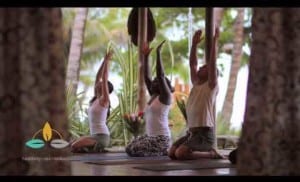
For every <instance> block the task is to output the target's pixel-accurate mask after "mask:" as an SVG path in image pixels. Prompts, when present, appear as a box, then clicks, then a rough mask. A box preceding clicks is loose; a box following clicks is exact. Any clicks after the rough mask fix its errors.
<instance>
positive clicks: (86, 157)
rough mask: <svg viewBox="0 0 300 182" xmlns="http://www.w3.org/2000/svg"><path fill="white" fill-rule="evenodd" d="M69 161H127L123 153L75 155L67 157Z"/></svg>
mask: <svg viewBox="0 0 300 182" xmlns="http://www.w3.org/2000/svg"><path fill="white" fill-rule="evenodd" d="M68 158H69V160H71V161H99V160H120V159H127V158H128V156H127V154H125V153H123V154H122V153H121V154H116V153H114V154H111V153H102V154H100V153H98V154H76V155H72V156H69V157H68Z"/></svg>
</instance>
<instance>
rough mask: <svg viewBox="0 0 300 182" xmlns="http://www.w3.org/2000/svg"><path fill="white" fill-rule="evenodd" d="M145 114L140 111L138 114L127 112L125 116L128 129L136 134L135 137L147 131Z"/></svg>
mask: <svg viewBox="0 0 300 182" xmlns="http://www.w3.org/2000/svg"><path fill="white" fill-rule="evenodd" d="M143 116H144V113H143V112H139V113H138V114H136V113H130V114H125V115H124V117H123V118H124V121H125V126H126V128H127V130H128V131H129V132H130V133H131V134H132V135H133V136H134V138H137V137H138V136H139V135H143V134H144V132H145V124H146V123H145V121H144V118H143Z"/></svg>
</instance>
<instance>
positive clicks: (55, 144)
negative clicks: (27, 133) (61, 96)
mask: <svg viewBox="0 0 300 182" xmlns="http://www.w3.org/2000/svg"><path fill="white" fill-rule="evenodd" d="M68 145H69V143H68V142H67V141H65V140H62V139H55V140H52V141H51V143H50V146H51V147H53V148H56V149H62V148H65V147H66V146H68Z"/></svg>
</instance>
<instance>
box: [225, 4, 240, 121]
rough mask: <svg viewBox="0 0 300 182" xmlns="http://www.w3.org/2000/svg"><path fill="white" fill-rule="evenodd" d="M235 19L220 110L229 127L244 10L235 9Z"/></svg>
mask: <svg viewBox="0 0 300 182" xmlns="http://www.w3.org/2000/svg"><path fill="white" fill-rule="evenodd" d="M237 11H238V13H237V17H236V20H235V23H234V27H233V29H234V38H233V51H232V62H231V66H230V73H229V81H228V86H227V92H226V96H225V101H224V105H223V108H222V121H223V122H225V124H227V125H228V126H230V119H231V115H232V110H233V98H234V92H235V88H236V82H237V76H238V71H239V69H240V64H241V59H242V55H243V50H242V47H243V37H244V35H243V33H244V32H243V31H244V27H243V23H244V8H238V9H237Z"/></svg>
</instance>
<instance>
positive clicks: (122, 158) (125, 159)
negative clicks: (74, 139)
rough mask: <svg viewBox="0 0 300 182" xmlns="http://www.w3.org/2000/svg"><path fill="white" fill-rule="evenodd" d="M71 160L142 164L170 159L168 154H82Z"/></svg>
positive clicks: (95, 162) (104, 163)
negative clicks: (152, 155) (131, 155)
mask: <svg viewBox="0 0 300 182" xmlns="http://www.w3.org/2000/svg"><path fill="white" fill-rule="evenodd" d="M69 160H71V161H83V162H86V163H90V164H98V165H109V164H111V165H113V164H134V163H136V164H140V163H147V162H151V163H154V162H159V161H162V160H170V159H169V157H168V156H157V157H130V156H128V155H127V154H125V153H123V154H82V155H74V156H69Z"/></svg>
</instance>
